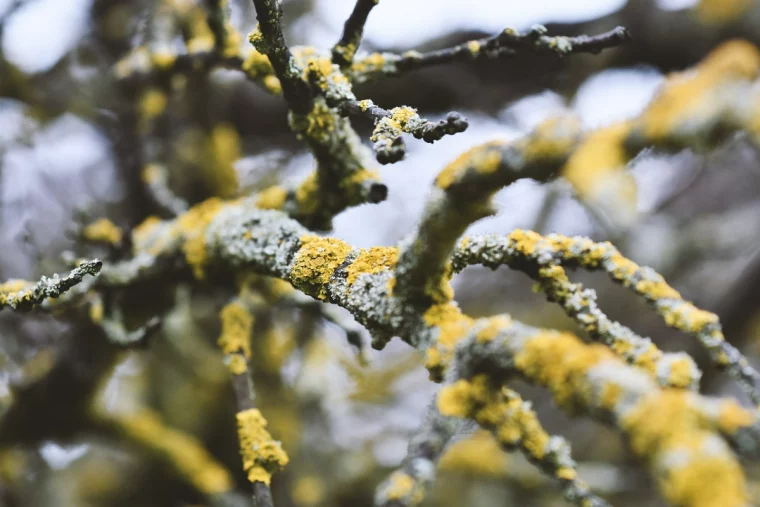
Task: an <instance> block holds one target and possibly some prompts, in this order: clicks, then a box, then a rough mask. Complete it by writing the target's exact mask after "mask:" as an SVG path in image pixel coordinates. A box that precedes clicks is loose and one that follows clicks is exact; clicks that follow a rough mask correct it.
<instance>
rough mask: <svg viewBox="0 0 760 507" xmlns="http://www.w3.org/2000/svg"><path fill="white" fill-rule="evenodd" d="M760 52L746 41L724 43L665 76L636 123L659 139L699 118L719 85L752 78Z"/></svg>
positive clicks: (759, 67) (651, 137)
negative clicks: (684, 68) (689, 65)
mask: <svg viewBox="0 0 760 507" xmlns="http://www.w3.org/2000/svg"><path fill="white" fill-rule="evenodd" d="M758 71H760V52H759V51H758V50H757V48H755V46H753V45H752V44H750V43H749V42H746V41H740V40H734V41H728V42H724V43H723V44H721V45H720V46H718V47H717V48H715V49H714V50H713V51H712V52H711V53H710V54H709V55H707V57H705V58H704V60H702V62H701V63H700V64H699V65H698V66H697V67H696V68H695V69H694V70H691V71H685V72H681V73H676V74H672V75H670V76H668V79H667V81H666V82H665V84H664V85H663V87H662V88H661V89H660V91H659V93H658V94H657V95H656V96H655V98H654V99H653V100H652V101H651V102H650V103H649V106H648V107H647V109H646V110H645V111H644V113H643V114H642V115H641V117H640V120H639V121H638V122H637V126H638V127H639V128H640V129H641V131H642V133H643V134H644V136H645V137H646V138H647V139H649V140H652V141H661V140H664V139H666V138H667V137H668V136H669V135H672V133H673V132H675V131H676V130H677V129H678V128H679V127H682V126H688V125H687V124H688V122H689V121H690V119H693V118H702V117H704V116H705V115H706V111H711V110H712V108H713V107H714V105H715V104H717V103H718V101H717V97H718V95H720V94H721V93H726V91H725V90H722V89H721V87H722V85H725V84H726V83H729V82H735V81H738V80H751V79H755V78H756V77H757V75H758Z"/></svg>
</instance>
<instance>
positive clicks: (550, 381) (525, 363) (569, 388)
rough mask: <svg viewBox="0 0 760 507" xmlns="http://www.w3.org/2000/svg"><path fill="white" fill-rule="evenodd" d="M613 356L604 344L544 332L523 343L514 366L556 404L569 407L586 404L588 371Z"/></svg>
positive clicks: (587, 401) (589, 393) (588, 391)
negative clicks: (543, 387)
mask: <svg viewBox="0 0 760 507" xmlns="http://www.w3.org/2000/svg"><path fill="white" fill-rule="evenodd" d="M614 357H615V356H614V355H613V353H612V352H611V351H610V350H609V349H608V348H607V347H604V346H603V345H596V344H592V345H586V344H584V343H583V342H581V341H580V340H579V339H578V338H577V337H576V336H573V335H572V334H569V333H560V332H553V331H544V332H542V333H539V334H538V335H536V336H534V337H532V338H530V339H528V340H527V341H526V342H525V343H524V345H523V348H522V350H521V351H520V352H519V353H518V354H517V355H516V356H515V367H516V368H517V369H518V370H519V371H520V372H521V373H522V374H523V375H524V376H525V377H527V378H528V379H530V380H531V381H533V382H536V383H538V384H539V385H543V386H546V387H547V388H548V389H549V390H550V391H551V392H552V394H553V395H554V400H555V402H556V403H557V404H558V405H561V406H563V407H565V408H567V409H570V410H572V409H575V408H577V407H578V406H588V405H589V402H590V399H591V395H592V393H591V392H590V390H589V385H588V381H587V379H586V375H587V373H588V371H589V370H590V369H591V368H592V367H593V366H594V365H596V364H598V363H600V362H601V361H603V360H605V359H611V358H614Z"/></svg>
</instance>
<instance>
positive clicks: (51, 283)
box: [0, 259, 103, 311]
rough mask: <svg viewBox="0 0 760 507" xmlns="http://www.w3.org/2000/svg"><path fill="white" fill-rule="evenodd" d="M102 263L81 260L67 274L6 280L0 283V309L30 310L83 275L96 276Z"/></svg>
mask: <svg viewBox="0 0 760 507" xmlns="http://www.w3.org/2000/svg"><path fill="white" fill-rule="evenodd" d="M102 266H103V263H102V262H101V261H99V260H98V259H94V260H91V261H82V262H80V263H79V265H78V266H77V267H76V268H74V269H72V270H71V272H69V274H68V275H66V276H64V277H63V278H61V277H60V276H58V275H57V274H55V275H53V276H52V277H50V278H48V277H46V276H43V277H42V278H41V279H40V281H39V282H30V281H27V280H8V281H7V282H4V283H2V284H0V310H1V309H3V308H5V307H9V308H10V309H12V310H16V311H27V310H31V309H32V308H34V307H35V306H37V305H39V304H41V303H43V302H44V301H45V300H48V299H53V298H57V297H59V296H60V295H62V294H63V293H65V292H66V291H68V290H69V289H71V288H72V287H74V286H75V285H77V284H78V283H79V282H81V281H82V280H83V279H84V277H85V275H91V276H97V274H98V273H100V269H101V267H102Z"/></svg>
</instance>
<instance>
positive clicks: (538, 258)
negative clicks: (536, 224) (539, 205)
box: [453, 230, 760, 404]
mask: <svg viewBox="0 0 760 507" xmlns="http://www.w3.org/2000/svg"><path fill="white" fill-rule="evenodd" d="M470 263H480V264H484V265H486V266H490V267H496V266H498V265H509V266H513V267H516V268H517V269H521V270H525V271H527V272H528V274H530V275H531V276H535V277H536V278H537V279H538V280H539V283H540V284H541V286H542V287H543V288H544V290H545V291H546V292H547V295H548V296H550V297H551V298H553V299H556V300H557V302H558V303H560V304H561V305H562V307H563V308H565V311H567V312H568V313H569V314H570V315H571V316H573V318H575V319H576V320H578V321H579V322H581V323H582V325H583V326H584V328H585V329H586V330H587V331H589V332H590V333H591V334H592V336H593V335H598V336H599V337H600V338H601V339H603V340H604V341H605V343H607V344H608V345H609V346H610V347H611V348H612V349H613V350H614V351H616V352H617V353H619V354H621V356H622V357H624V358H625V359H626V360H627V361H629V362H631V363H632V364H636V365H638V366H641V367H642V368H644V369H645V370H647V371H649V372H650V373H651V374H652V375H653V376H654V377H656V378H657V379H659V381H660V382H661V383H663V384H664V385H673V386H680V387H688V386H692V387H693V386H694V385H695V384H696V383H697V382H698V380H699V376H700V372H699V370H698V369H697V368H696V365H695V364H694V363H693V361H692V360H691V359H690V358H689V357H688V356H686V355H684V354H663V353H662V352H660V351H659V350H658V349H657V347H656V346H654V345H653V344H652V343H651V342H649V340H644V339H642V338H641V337H638V336H636V335H635V334H631V332H630V330H628V329H627V328H624V327H622V326H620V325H619V324H617V323H612V322H610V321H609V320H608V319H607V318H606V317H604V316H603V314H601V312H599V311H598V308H596V304H595V303H594V297H591V296H590V295H589V294H588V292H586V291H583V292H579V291H578V290H577V287H575V286H574V284H570V283H569V281H568V280H567V277H566V275H565V274H564V270H562V269H561V267H560V265H562V264H564V265H568V266H571V267H572V266H578V267H582V268H585V269H589V270H603V271H605V272H606V273H608V274H609V276H610V278H611V279H612V280H613V281H615V282H616V283H619V284H621V285H623V286H625V287H627V288H630V289H631V290H633V291H634V292H635V293H637V294H638V295H640V296H642V297H643V298H645V299H646V300H647V302H649V303H650V304H651V305H652V306H653V307H654V308H655V310H656V311H657V312H658V313H659V314H660V315H661V316H662V317H663V319H664V320H665V323H666V324H668V325H669V326H671V327H673V328H676V329H678V330H680V331H684V332H686V333H688V334H690V335H691V336H694V337H695V338H696V339H697V340H699V341H700V343H701V344H702V345H703V346H704V347H705V348H706V349H707V351H708V352H709V353H710V356H711V358H712V359H713V361H714V362H715V364H716V365H718V366H719V367H720V368H725V369H727V370H728V371H729V372H730V373H731V375H733V376H734V377H735V378H736V379H737V380H739V382H740V383H741V385H742V386H743V387H744V388H745V389H746V390H747V392H748V393H749V394H750V396H751V397H752V399H753V401H754V402H755V404H757V403H758V402H760V392H759V391H758V389H759V388H760V387H759V386H758V380H760V374H758V372H757V371H756V370H755V369H754V368H752V367H751V366H750V365H749V362H748V361H747V359H746V358H745V357H744V356H743V355H742V354H741V353H740V352H739V351H738V350H737V349H736V348H734V347H733V346H732V345H731V344H730V343H728V342H726V340H725V337H724V336H723V332H722V330H721V326H720V322H719V321H718V316H717V315H715V314H714V313H710V312H707V311H704V310H700V309H698V308H696V307H695V306H694V305H693V304H692V303H691V302H689V301H685V300H684V299H682V298H681V295H680V294H679V293H678V291H676V290H675V289H673V288H672V287H670V285H668V284H667V282H665V280H664V279H663V278H662V276H660V275H659V274H657V273H656V272H655V271H654V270H652V269H650V268H647V267H641V266H639V265H637V264H636V263H634V262H632V261H630V260H628V259H626V258H625V257H623V255H621V254H620V252H618V250H617V249H616V248H615V247H614V246H612V245H611V244H609V243H594V242H593V241H591V240H589V239H588V238H580V237H573V238H570V237H566V236H561V235H556V234H552V235H549V236H547V237H546V238H544V237H541V236H540V235H538V234H536V233H531V232H525V231H521V230H517V231H514V232H512V233H510V234H509V235H508V236H506V237H499V236H493V235H488V236H475V237H470V238H463V239H462V241H461V242H460V243H459V245H458V248H457V250H456V251H455V253H454V256H453V264H454V269H455V270H460V269H462V268H464V267H465V266H466V265H468V264H470ZM526 264H527V265H526ZM531 264H532V265H531ZM557 268H559V269H557Z"/></svg>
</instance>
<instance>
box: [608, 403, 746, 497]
mask: <svg viewBox="0 0 760 507" xmlns="http://www.w3.org/2000/svg"><path fill="white" fill-rule="evenodd" d="M690 396H691V393H688V392H685V391H679V390H669V391H664V392H658V393H653V394H652V395H649V396H644V397H643V398H642V399H641V400H640V401H639V402H638V403H637V404H636V405H635V406H634V407H633V408H632V409H631V410H630V411H629V412H628V413H627V414H626V415H625V416H624V417H623V419H622V421H621V426H622V428H623V430H624V431H625V432H626V433H627V434H628V435H629V441H630V445H631V448H632V450H633V451H634V452H635V453H636V454H637V455H638V456H641V457H643V458H646V459H648V460H649V461H650V463H651V465H652V466H654V467H657V466H658V463H659V462H660V461H666V460H668V457H669V456H673V457H675V456H679V458H678V464H676V465H674V464H671V465H670V466H669V467H668V473H667V474H660V475H658V481H659V482H660V486H661V489H662V492H663V494H664V495H665V498H666V499H667V500H668V501H669V502H671V503H673V504H674V505H688V506H698V507H702V506H703V507H708V506H712V505H726V506H740V505H746V504H747V500H748V499H747V492H746V485H745V480H744V474H743V472H742V469H741V466H740V465H739V463H738V462H737V461H736V460H735V459H734V458H733V456H732V454H731V452H730V451H729V450H728V448H727V447H726V446H725V444H724V443H723V442H722V441H719V440H718V439H717V437H716V436H715V435H714V434H713V433H712V432H710V431H709V425H708V421H707V420H706V419H705V418H704V417H703V416H702V414H701V413H700V412H698V411H697V410H695V409H694V408H693V407H692V406H691V405H690V402H689V400H690ZM711 449H712V450H711Z"/></svg>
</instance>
